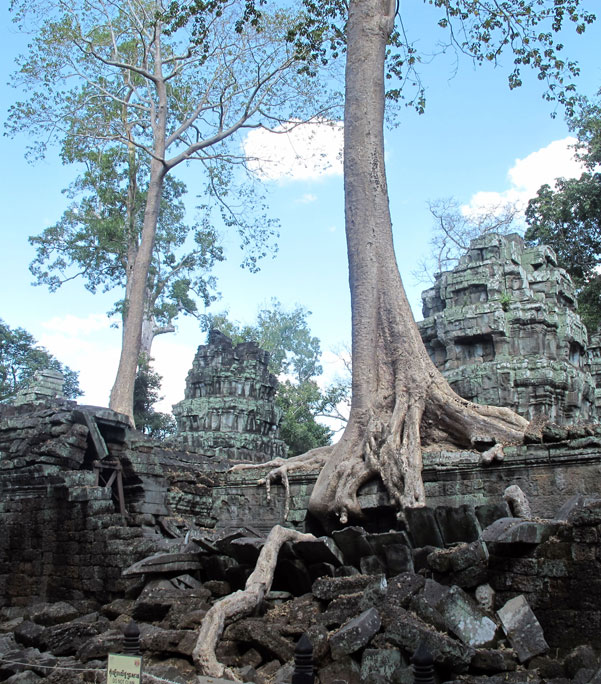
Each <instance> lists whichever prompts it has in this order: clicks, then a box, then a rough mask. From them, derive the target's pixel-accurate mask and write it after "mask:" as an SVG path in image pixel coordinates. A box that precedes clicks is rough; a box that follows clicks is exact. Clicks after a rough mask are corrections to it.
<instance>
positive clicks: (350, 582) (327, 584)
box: [311, 575, 374, 601]
mask: <svg viewBox="0 0 601 684" xmlns="http://www.w3.org/2000/svg"><path fill="white" fill-rule="evenodd" d="M373 581H374V577H373V576H368V575H350V576H347V577H320V578H319V579H317V580H315V582H313V587H312V589H311V591H312V592H313V596H315V598H318V599H321V600H322V601H331V600H332V599H333V598H336V597H337V596H340V595H342V594H354V593H356V592H358V591H363V590H364V589H365V587H367V585H368V584H371V583H372V582H373Z"/></svg>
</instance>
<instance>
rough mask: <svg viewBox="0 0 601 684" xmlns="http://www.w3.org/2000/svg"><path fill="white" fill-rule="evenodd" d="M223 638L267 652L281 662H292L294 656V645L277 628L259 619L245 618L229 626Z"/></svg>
mask: <svg viewBox="0 0 601 684" xmlns="http://www.w3.org/2000/svg"><path fill="white" fill-rule="evenodd" d="M223 638H224V639H229V640H234V641H238V642H242V643H243V644H246V645H247V646H252V647H253V648H256V649H258V650H260V651H263V652H267V653H269V654H271V656H272V657H275V658H277V659H278V660H280V661H281V662H286V661H288V660H290V659H291V658H292V657H293V655H294V645H293V644H292V643H291V641H289V640H288V639H286V638H284V637H283V636H282V635H281V634H280V632H279V630H278V629H277V626H276V625H273V624H270V623H266V622H265V621H263V620H260V619H259V618H245V619H243V620H239V621H238V622H235V623H233V624H231V625H229V627H227V628H226V629H225V631H224V633H223Z"/></svg>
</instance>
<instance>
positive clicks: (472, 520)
mask: <svg viewBox="0 0 601 684" xmlns="http://www.w3.org/2000/svg"><path fill="white" fill-rule="evenodd" d="M434 514H435V516H436V521H437V523H438V528H439V529H440V531H441V534H442V538H443V541H444V543H445V546H449V545H451V544H455V543H457V542H473V541H476V540H477V539H478V537H479V536H480V533H481V532H482V530H481V528H480V523H479V522H478V518H477V517H476V513H475V511H474V507H473V506H470V505H468V504H464V505H462V506H438V507H437V508H436V509H435V511H434Z"/></svg>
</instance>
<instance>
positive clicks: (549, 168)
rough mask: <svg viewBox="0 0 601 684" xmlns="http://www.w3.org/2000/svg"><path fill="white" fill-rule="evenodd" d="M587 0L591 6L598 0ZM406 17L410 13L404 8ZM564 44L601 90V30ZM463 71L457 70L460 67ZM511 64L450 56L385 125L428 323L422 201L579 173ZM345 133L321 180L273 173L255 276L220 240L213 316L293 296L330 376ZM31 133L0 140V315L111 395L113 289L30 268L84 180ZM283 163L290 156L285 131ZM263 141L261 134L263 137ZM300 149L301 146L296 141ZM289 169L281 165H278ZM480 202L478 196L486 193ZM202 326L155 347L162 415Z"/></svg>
mask: <svg viewBox="0 0 601 684" xmlns="http://www.w3.org/2000/svg"><path fill="white" fill-rule="evenodd" d="M585 4H587V5H588V6H589V7H593V5H594V4H595V3H593V2H592V0H591V1H590V2H588V3H585ZM407 9H408V10H410V14H409V15H407V20H406V26H407V28H408V29H409V30H411V29H413V30H414V35H417V36H420V38H419V42H420V45H421V44H422V43H423V44H424V45H425V47H426V49H428V46H429V45H432V44H433V43H434V41H435V38H434V37H433V35H434V34H433V32H432V29H431V28H430V25H431V24H430V23H427V20H428V12H429V11H431V10H428V9H427V8H421V5H420V4H419V3H415V4H413V3H412V4H409V3H407ZM403 11H405V9H404V8H403ZM0 13H1V14H0V16H1V17H2V24H1V28H0V30H1V34H2V35H1V39H2V48H1V49H2V51H3V55H2V57H3V59H2V60H0V70H1V74H0V112H1V117H2V120H3V121H4V120H5V118H6V112H7V109H8V107H9V106H10V103H11V102H12V101H13V100H14V99H15V98H16V93H15V90H14V89H12V88H10V87H9V86H8V85H7V83H8V82H9V80H10V74H11V72H12V71H13V60H14V58H15V56H16V55H17V54H18V52H19V51H21V50H22V49H23V48H24V46H25V44H26V40H25V39H24V37H23V36H20V35H18V34H17V33H16V32H15V30H14V28H13V27H12V26H10V25H9V16H8V12H7V10H6V8H2V9H1V10H0ZM565 42H566V51H569V54H571V55H574V56H575V57H576V58H577V59H578V61H579V62H580V64H581V70H582V72H581V77H580V80H579V89H580V91H581V92H582V93H584V94H587V95H594V94H595V93H596V91H597V90H598V89H599V87H600V86H601V60H599V57H598V54H599V48H598V46H599V45H600V44H601V24H599V23H597V24H596V25H593V26H592V27H589V29H588V30H587V32H586V33H585V35H584V36H581V37H574V35H573V34H572V35H568V36H567V37H566V41H565ZM456 67H457V68H456ZM507 71H508V70H507V69H503V68H502V67H499V68H497V69H494V68H492V67H483V68H474V67H473V66H472V64H471V63H470V62H468V61H467V60H465V59H464V60H459V63H458V64H455V59H454V57H443V58H440V59H437V60H435V61H433V62H432V63H431V64H428V65H426V66H425V68H424V81H425V84H426V86H427V93H426V95H427V107H426V113H425V114H424V115H422V116H418V115H417V114H415V113H414V112H413V111H412V110H409V109H406V110H404V111H402V112H401V115H400V125H399V126H397V127H396V128H394V129H392V130H388V131H387V133H386V146H387V147H386V159H387V173H388V183H389V190H390V206H391V214H392V219H393V229H394V235H395V245H396V249H397V259H398V263H399V268H400V271H401V275H402V276H403V280H404V282H405V286H406V289H407V291H408V295H409V299H410V302H411V304H412V307H413V310H414V314H415V315H416V317H417V318H420V317H421V303H420V293H421V290H422V289H423V285H421V284H419V283H417V282H415V279H414V278H413V277H412V275H411V272H412V271H413V270H414V269H415V268H416V266H417V264H418V262H419V261H420V260H421V259H422V258H424V257H425V256H427V253H428V241H429V239H430V234H431V227H432V219H431V216H430V213H429V211H428V207H427V202H428V201H429V200H435V199H438V198H445V197H451V196H452V197H455V198H456V199H457V200H458V201H459V202H460V203H462V204H465V205H469V204H470V203H471V202H473V201H474V197H476V196H478V194H479V193H488V194H487V195H486V196H485V199H486V200H487V201H490V200H491V199H494V198H497V197H500V198H503V197H507V198H510V199H516V198H524V197H526V196H528V194H533V193H534V192H535V190H536V188H538V186H539V185H540V184H541V183H542V182H548V181H549V180H551V179H552V178H553V177H555V176H556V175H564V174H565V175H570V174H574V173H577V168H576V167H575V165H574V164H570V163H569V160H568V156H567V155H566V153H565V144H564V143H560V142H557V141H563V140H565V138H566V137H567V136H568V135H569V131H568V129H567V126H566V124H565V122H564V120H563V116H562V113H561V111H559V112H558V115H557V117H556V118H554V119H553V118H551V116H550V114H551V112H552V111H553V105H552V104H549V103H546V102H544V101H543V99H542V97H541V95H542V91H543V87H542V85H541V84H540V83H539V82H538V81H537V79H536V77H535V76H534V75H532V74H528V75H527V78H526V79H525V85H524V87H523V88H521V89H518V90H514V91H509V89H508V87H507V80H506V79H507ZM338 141H339V136H337V135H336V133H335V131H332V132H331V133H330V134H329V135H328V136H327V146H326V148H325V149H324V150H323V151H324V153H325V154H327V155H328V156H329V157H330V158H331V159H332V160H333V167H332V168H330V169H329V173H328V174H326V175H318V174H317V173H313V174H311V173H310V171H307V170H306V169H305V170H303V172H302V173H299V171H301V170H302V167H301V165H300V163H299V162H298V161H297V160H293V163H292V166H291V168H290V169H288V170H289V172H290V173H291V174H292V175H288V176H282V177H280V176H278V169H275V170H273V171H272V178H271V179H270V180H266V181H265V189H266V191H267V192H268V202H269V205H270V208H271V213H272V215H274V216H277V217H278V218H279V219H280V221H281V237H280V240H279V252H278V254H277V256H276V258H275V259H273V260H268V261H265V262H264V263H263V265H262V268H261V271H260V273H258V274H249V273H248V272H246V271H243V270H241V269H240V268H239V263H240V251H239V248H238V246H237V244H236V241H235V239H234V238H233V237H232V236H227V235H225V236H224V240H225V242H226V245H227V249H228V257H229V258H228V260H227V262H226V263H224V264H222V265H220V266H219V267H218V269H217V271H216V275H217V276H218V278H219V287H218V289H219V290H220V291H221V293H222V299H221V301H219V302H218V303H217V304H216V305H215V306H214V307H213V310H214V311H219V310H222V309H229V311H230V314H231V316H232V317H233V318H234V319H237V320H239V321H241V322H252V321H253V320H254V318H255V316H256V312H257V310H258V309H259V308H260V307H261V306H263V305H265V304H268V302H269V300H270V299H271V298H272V297H277V298H278V299H279V300H280V301H281V302H282V304H283V305H284V306H286V307H293V306H295V305H297V304H300V305H303V306H305V307H306V308H307V309H309V310H310V311H311V312H312V315H311V316H310V319H309V321H310V324H311V328H312V331H313V333H314V334H315V335H317V336H318V337H319V338H320V339H321V341H322V348H323V350H324V362H325V363H324V365H325V370H326V374H328V375H332V374H333V373H334V372H335V371H336V368H337V366H336V363H335V362H334V358H333V354H332V353H331V350H332V349H334V348H336V347H337V346H339V345H341V344H344V343H348V342H349V339H350V300H349V294H348V276H347V265H346V246H345V241H344V215H343V206H344V201H343V188H342V178H341V175H340V174H339V173H335V171H336V168H337V167H336V152H337V145H338ZM30 142H31V141H30V140H29V139H28V138H27V137H26V136H20V137H18V138H16V139H14V140H13V139H10V138H7V137H2V138H1V139H0V146H1V148H0V150H1V155H2V157H1V158H2V160H3V168H4V173H3V174H2V175H3V180H2V183H1V184H0V207H1V224H0V226H1V227H0V254H1V255H2V270H1V276H0V278H1V285H0V287H1V288H2V293H3V296H2V307H1V313H0V317H1V318H2V319H3V320H4V321H5V322H6V323H8V324H9V325H10V326H11V327H16V326H21V327H24V328H26V329H27V330H29V331H30V332H31V333H32V334H33V335H34V336H35V337H36V338H37V339H38V340H39V341H40V342H41V343H42V344H44V346H46V347H47V348H48V349H49V350H50V351H51V352H52V353H53V354H55V356H56V357H57V358H59V359H60V360H61V361H62V362H64V363H66V364H68V365H69V366H71V367H72V368H74V369H75V370H78V371H80V382H81V385H82V388H83V389H84V391H85V393H86V394H85V396H84V397H83V399H82V401H85V402H88V403H94V404H99V405H106V403H108V392H109V390H110V386H111V384H112V380H113V377H114V374H115V372H116V364H117V361H118V351H119V342H120V331H119V330H117V329H112V328H110V327H109V324H108V321H107V318H106V315H105V314H106V312H107V311H108V310H109V309H110V307H111V305H112V303H113V301H114V300H115V299H117V298H118V296H119V294H118V293H109V294H107V295H102V294H97V295H92V294H90V293H89V292H87V291H86V290H85V288H84V287H83V283H81V282H78V281H73V282H71V283H68V284H67V285H65V286H64V287H63V288H61V290H59V292H57V293H54V294H51V293H49V292H48V291H47V290H46V289H45V288H42V287H34V286H32V284H31V281H32V277H31V274H30V273H29V270H28V265H29V263H30V262H31V260H32V258H33V256H34V253H33V249H32V248H31V246H30V245H29V244H28V241H27V237H28V236H30V235H35V234H38V233H40V232H41V231H42V230H43V229H44V228H46V227H47V226H49V225H52V224H53V223H55V222H56V221H57V220H58V219H59V218H60V216H61V214H62V212H63V211H64V209H65V208H66V206H67V199H66V198H65V196H64V195H63V194H62V193H61V190H62V189H63V188H65V187H66V186H67V185H68V184H69V182H70V181H71V180H73V178H74V176H75V172H76V171H75V170H74V169H72V168H68V167H63V166H62V165H61V164H60V161H59V160H58V158H57V155H56V153H55V151H51V152H50V154H49V155H48V157H47V158H46V159H45V160H44V161H41V162H38V163H36V164H35V165H30V164H28V163H27V162H26V161H25V159H24V150H25V147H26V145H27V144H29V143H30ZM278 142H279V144H280V150H281V152H282V155H281V156H282V158H283V159H284V161H283V162H282V166H285V165H286V164H285V158H284V157H285V155H284V154H283V147H282V144H283V143H282V142H281V139H280V140H279V141H278ZM263 143H264V141H263ZM295 147H298V145H296V146H295ZM283 170H284V169H283V168H280V169H279V171H283ZM180 175H181V177H182V179H184V180H185V181H186V183H187V184H188V188H189V192H190V202H189V204H190V207H191V217H193V211H192V208H193V206H194V197H195V195H196V194H197V193H198V192H199V191H200V189H201V186H202V179H201V177H200V175H199V171H198V169H195V168H194V165H190V167H189V168H187V169H184V170H183V171H182V172H181V174H180ZM480 197H483V195H480ZM204 337H205V336H204V333H202V332H200V331H199V329H198V326H197V324H196V322H195V321H194V320H185V319H184V320H182V321H180V323H179V326H178V332H177V333H176V334H175V335H168V336H163V337H162V338H161V337H159V338H157V340H156V341H155V346H154V356H155V358H156V366H157V369H158V370H159V372H161V374H162V375H163V377H164V386H163V391H164V393H165V395H166V397H165V401H164V402H163V409H168V408H169V406H170V405H171V404H173V403H175V402H177V401H179V400H180V399H181V398H183V389H184V381H185V375H186V373H187V371H188V369H189V367H190V365H191V361H192V358H193V355H194V352H195V350H196V347H197V346H198V345H199V344H202V343H204Z"/></svg>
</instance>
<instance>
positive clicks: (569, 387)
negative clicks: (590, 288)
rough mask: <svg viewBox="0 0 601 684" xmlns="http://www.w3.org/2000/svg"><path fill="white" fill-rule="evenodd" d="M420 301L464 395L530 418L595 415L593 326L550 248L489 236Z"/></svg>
mask: <svg viewBox="0 0 601 684" xmlns="http://www.w3.org/2000/svg"><path fill="white" fill-rule="evenodd" d="M422 301H423V309H424V311H423V313H424V320H423V321H421V322H420V323H419V327H420V332H421V335H422V339H423V340H424V343H425V345H426V348H427V349H428V352H429V354H430V356H431V358H432V360H433V361H434V363H435V364H436V365H437V366H438V368H439V369H440V370H441V371H442V372H443V374H444V375H445V377H446V378H447V380H448V381H449V383H450V384H451V386H452V387H453V389H454V390H455V391H456V392H457V393H458V394H460V395H461V396H463V397H464V398H466V399H469V400H472V401H475V402H477V403H481V404H489V405H493V406H509V407H511V408H512V409H513V410H515V411H517V412H518V413H519V414H520V415H523V416H525V417H527V418H529V419H531V418H533V417H535V416H536V415H538V414H544V415H546V416H548V417H549V418H550V419H551V420H553V421H555V422H556V423H562V424H563V423H568V422H587V421H590V420H591V419H593V420H594V419H595V418H596V416H597V407H596V396H595V394H596V393H595V382H594V380H593V377H592V376H591V373H590V372H589V369H588V368H587V367H586V365H587V358H586V355H585V350H586V348H587V345H588V339H587V333H586V329H585V328H584V325H583V323H582V321H581V320H580V318H579V317H578V315H577V314H576V310H575V307H576V297H575V291H574V287H573V284H572V282H571V280H570V278H569V276H568V275H567V274H566V272H565V271H564V270H563V269H559V268H557V260H556V257H555V254H554V252H553V250H551V249H550V248H548V247H538V246H537V247H525V246H524V242H523V240H522V238H521V237H520V236H519V235H516V234H512V235H505V236H502V235H495V234H487V235H482V236H480V237H478V238H476V239H475V240H473V241H472V243H471V245H470V248H469V250H468V251H467V253H466V254H465V255H464V256H463V257H462V258H461V259H460V261H459V264H458V265H457V267H456V268H455V269H453V270H452V271H447V272H445V273H441V274H439V275H437V277H436V281H435V284H434V286H433V287H432V288H430V289H429V290H426V291H425V292H424V293H422ZM591 356H592V355H591ZM591 360H592V361H594V356H592V359H591ZM591 370H592V366H591Z"/></svg>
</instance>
